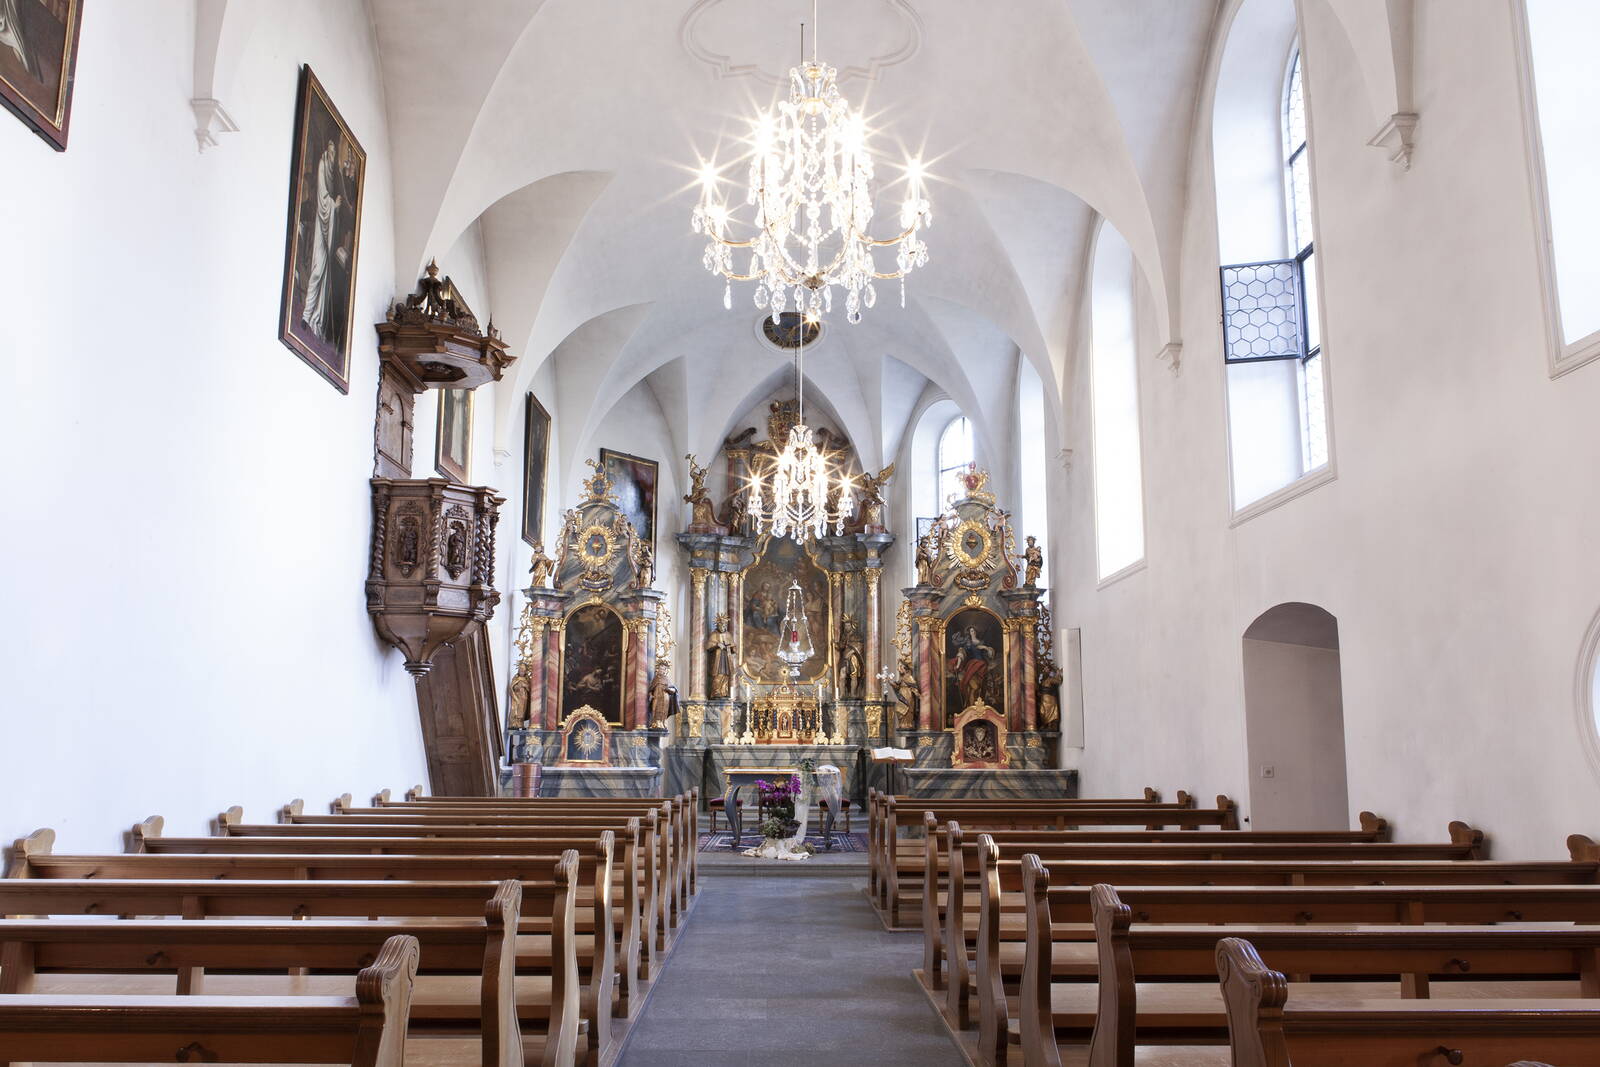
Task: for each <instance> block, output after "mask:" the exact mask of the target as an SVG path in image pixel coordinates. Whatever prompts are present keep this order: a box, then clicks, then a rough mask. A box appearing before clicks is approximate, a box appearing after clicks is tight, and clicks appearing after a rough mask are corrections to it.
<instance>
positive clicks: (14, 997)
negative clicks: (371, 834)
mask: <svg viewBox="0 0 1600 1067" xmlns="http://www.w3.org/2000/svg"><path fill="white" fill-rule="evenodd" d="M417 960H418V946H417V942H416V940H415V939H414V938H410V937H405V936H399V937H395V938H393V939H391V940H389V941H387V942H385V943H384V944H383V946H382V948H381V949H379V951H378V954H377V957H376V958H375V959H374V960H373V962H372V964H371V966H369V967H366V968H364V969H363V970H362V971H361V973H360V974H359V975H358V976H357V978H356V983H355V986H356V988H355V996H353V997H210V996H148V997H146V996H137V997H136V996H50V995H34V994H26V993H10V994H0V1060H6V1061H13V1062H21V1061H32V1062H42V1063H62V1062H70V1063H81V1062H86V1061H95V1062H105V1063H134V1062H138V1063H146V1062H151V1061H156V1062H161V1061H167V1062H170V1061H172V1060H173V1059H174V1056H175V1054H174V1050H177V1051H176V1059H177V1060H178V1061H179V1062H183V1061H186V1060H193V1061H209V1062H222V1061H226V1062H235V1063H349V1064H352V1065H353V1067H401V1064H402V1063H403V1061H404V1055H405V1036H406V1024H407V1021H408V1017H409V1012H410V1005H411V991H412V980H413V978H414V977H415V975H416V971H417Z"/></svg>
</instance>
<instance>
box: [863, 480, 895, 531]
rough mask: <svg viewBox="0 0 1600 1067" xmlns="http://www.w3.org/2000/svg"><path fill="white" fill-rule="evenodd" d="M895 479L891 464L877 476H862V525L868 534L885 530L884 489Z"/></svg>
mask: <svg viewBox="0 0 1600 1067" xmlns="http://www.w3.org/2000/svg"><path fill="white" fill-rule="evenodd" d="M893 477H894V464H893V463H891V464H889V465H888V466H887V467H885V468H883V470H881V471H879V472H878V473H877V474H876V475H872V474H863V475H862V476H861V481H860V485H861V525H862V529H864V530H866V531H867V532H868V533H873V532H875V531H878V530H882V529H883V528H884V522H883V512H884V500H883V487H884V486H885V485H888V484H889V479H890V478H893Z"/></svg>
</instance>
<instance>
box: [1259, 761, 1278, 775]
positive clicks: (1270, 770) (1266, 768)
mask: <svg viewBox="0 0 1600 1067" xmlns="http://www.w3.org/2000/svg"><path fill="white" fill-rule="evenodd" d="M1261 777H1263V778H1276V777H1278V768H1276V767H1274V766H1273V765H1272V764H1270V763H1263V764H1262V765H1261Z"/></svg>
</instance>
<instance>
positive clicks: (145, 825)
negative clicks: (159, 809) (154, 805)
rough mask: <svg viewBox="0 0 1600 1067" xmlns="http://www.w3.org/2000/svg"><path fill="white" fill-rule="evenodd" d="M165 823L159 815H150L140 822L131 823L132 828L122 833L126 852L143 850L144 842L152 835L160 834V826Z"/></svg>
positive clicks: (157, 835)
mask: <svg viewBox="0 0 1600 1067" xmlns="http://www.w3.org/2000/svg"><path fill="white" fill-rule="evenodd" d="M165 825H166V820H165V819H163V818H162V817H161V816H159V815H152V816H150V817H149V818H148V819H145V820H144V821H142V822H136V823H134V824H133V829H131V830H129V831H128V832H127V833H126V834H125V835H124V844H125V846H126V850H127V851H128V852H143V851H145V847H144V843H145V842H146V841H147V840H149V839H150V838H152V837H160V836H161V828H162V827H163V826H165Z"/></svg>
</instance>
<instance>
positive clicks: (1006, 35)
mask: <svg viewBox="0 0 1600 1067" xmlns="http://www.w3.org/2000/svg"><path fill="white" fill-rule="evenodd" d="M810 7H811V5H810V3H809V2H808V0H649V2H643V0H635V2H631V3H622V2H620V0H599V2H597V0H474V2H473V3H471V4H463V5H452V6H450V7H449V8H448V10H447V11H446V10H445V9H441V7H440V5H439V4H437V3H436V2H435V0H373V3H372V4H371V9H372V14H373V18H374V22H375V24H376V28H377V33H378V39H379V47H380V51H381V55H382V61H383V72H384V80H385V91H386V93H387V100H388V109H389V120H390V129H391V134H390V136H391V142H392V144H393V148H394V152H395V157H396V158H395V161H394V175H395V190H396V192H395V200H396V208H395V210H396V220H395V235H396V257H397V261H396V271H397V276H399V277H402V278H404V277H411V276H414V275H415V274H416V273H417V272H418V270H419V269H420V268H421V266H422V265H423V264H424V263H426V261H427V259H428V257H429V256H430V255H443V254H444V252H445V251H447V250H448V249H450V248H451V247H452V246H453V245H454V244H455V243H456V241H457V240H458V239H459V238H460V237H461V236H462V235H463V234H464V233H467V232H468V231H469V230H470V229H471V228H472V227H474V226H477V228H478V233H479V235H480V236H481V240H482V244H483V247H484V251H485V261H486V265H487V271H488V278H487V285H488V289H489V294H488V297H489V302H490V304H491V306H492V309H493V312H494V317H495V320H496V323H497V324H498V325H499V326H500V327H501V329H502V331H503V333H504V335H505V337H506V340H507V341H508V342H509V343H510V345H511V347H512V350H513V351H514V352H517V353H519V354H520V355H521V356H522V357H523V358H521V359H520V360H519V361H518V362H517V364H516V367H515V374H516V378H515V381H513V382H512V387H511V388H508V389H501V390H499V396H500V404H501V407H502V410H501V411H500V412H499V414H500V415H501V416H503V417H501V418H498V419H497V420H496V424H497V426H498V427H500V428H501V429H500V430H499V431H498V432H500V433H501V434H502V435H506V434H508V433H509V432H510V428H511V427H512V426H514V424H515V420H514V419H513V418H511V417H510V415H511V412H512V411H513V410H514V407H515V404H516V398H517V397H520V395H521V393H522V387H524V386H526V384H527V383H529V382H530V381H531V379H532V377H533V375H534V374H535V373H537V371H538V370H539V369H540V368H541V367H542V366H544V365H545V364H546V362H547V361H549V360H552V359H553V360H555V361H556V363H555V366H556V368H557V373H558V376H559V378H560V382H561V388H560V392H561V399H562V403H563V407H564V410H565V411H566V412H567V413H569V414H571V413H572V412H574V411H577V412H585V411H586V412H588V415H587V417H586V419H585V420H582V424H581V425H566V426H563V432H562V437H563V439H564V441H567V443H568V444H570V445H571V446H572V447H577V446H578V445H579V444H580V443H582V442H586V440H587V438H588V436H589V434H591V433H592V432H593V429H594V427H595V426H597V425H598V423H599V421H600V420H603V419H604V417H605V415H606V413H607V412H608V411H609V410H610V409H611V407H612V405H613V404H615V403H617V402H618V401H619V400H620V399H621V398H622V397H623V396H625V395H626V394H627V393H628V392H629V391H630V390H631V389H633V388H635V387H636V386H637V385H638V384H639V383H640V382H641V381H644V380H645V379H646V378H647V377H649V376H652V375H655V374H658V373H660V372H662V370H663V368H667V367H669V365H670V366H676V367H680V368H681V371H682V373H683V374H685V375H687V378H686V379H681V380H687V381H689V382H692V383H702V384H700V385H697V386H695V387H694V388H693V389H692V390H691V392H693V393H694V395H695V400H694V401H693V402H692V403H688V402H686V403H684V404H683V405H682V406H683V411H682V413H681V422H682V426H681V431H679V430H675V432H681V434H682V435H683V440H681V441H679V442H677V443H678V444H680V445H682V446H683V447H684V449H685V450H700V451H707V450H710V449H712V448H714V446H715V444H716V442H717V441H718V440H720V437H721V435H722V434H724V433H726V432H728V430H730V429H731V428H732V420H734V419H735V418H737V417H738V416H739V415H740V414H741V413H742V412H743V411H744V410H745V409H746V408H745V407H744V406H741V405H748V404H749V403H750V401H751V400H752V398H759V397H760V396H761V395H764V393H765V392H766V391H767V390H768V389H770V388H771V386H772V384H773V382H774V380H775V378H774V375H775V374H776V373H777V372H778V371H779V370H781V368H782V367H783V363H782V360H781V357H779V356H777V355H776V354H774V353H772V352H771V351H768V350H765V349H763V348H762V347H761V346H760V344H759V342H758V341H757V340H756V330H755V327H756V320H757V318H758V312H757V311H756V310H755V308H754V306H753V305H752V304H751V302H750V293H749V291H748V289H745V290H743V291H741V290H740V289H738V288H737V287H736V289H735V294H734V296H735V301H734V309H733V310H732V311H725V310H724V309H723V307H722V283H721V282H720V281H718V280H717V279H714V278H713V277H711V276H710V275H708V274H707V273H706V272H705V271H704V270H703V269H702V267H701V264H700V242H699V241H698V240H697V239H696V238H695V237H694V235H693V234H692V233H691V232H690V228H689V213H690V210H691V208H692V207H693V204H694V198H695V188H694V183H693V172H694V170H695V169H696V167H697V166H698V165H699V163H700V161H702V160H707V159H710V160H715V161H716V162H717V163H718V164H734V163H735V160H736V157H737V144H738V139H739V137H740V136H741V134H742V133H743V131H744V129H745V128H746V126H745V122H746V116H748V115H750V114H751V113H752V111H753V110H754V108H755V107H757V106H764V105H766V104H768V103H770V102H771V101H772V100H773V99H774V98H775V97H776V96H777V95H778V93H779V92H780V91H782V89H783V86H784V84H786V81H785V79H786V72H787V68H788V67H789V66H790V65H792V64H793V63H794V61H795V59H796V58H797V55H798V51H799V23H800V22H802V21H805V22H807V23H810V22H811V12H810ZM1217 10H1218V4H1217V3H1216V2H1215V0H1139V2H1138V3H1127V2H1124V0H1005V2H1004V3H989V4H976V3H973V2H971V0H822V3H821V36H820V45H821V52H820V54H821V58H822V59H824V60H825V61H827V62H828V63H830V64H832V65H833V66H835V67H837V68H839V70H840V71H841V89H842V90H843V92H844V93H845V95H846V96H847V97H848V98H849V99H850V100H851V102H852V103H860V104H864V105H865V107H866V109H867V112H868V114H869V116H871V118H872V120H873V123H874V124H875V126H876V128H877V130H878V133H877V134H876V136H875V140H874V142H873V143H874V146H875V147H876V148H877V149H878V151H879V152H880V154H882V155H883V156H886V157H888V160H890V161H897V160H898V159H900V158H903V156H904V154H905V153H908V152H911V153H917V154H920V155H921V156H922V157H923V158H924V159H926V160H927V161H928V164H929V167H930V172H931V175H932V177H933V178H934V184H933V186H932V192H931V198H932V200H933V203H934V213H935V218H934V225H933V228H932V229H931V231H930V232H929V233H928V242H929V246H930V251H931V260H930V263H929V265H928V266H927V267H926V268H924V269H923V270H921V271H918V272H917V273H916V274H915V275H914V276H913V277H912V278H911V280H910V282H909V284H908V293H907V296H908V299H907V303H906V307H905V309H904V310H901V308H900V307H899V300H898V299H897V297H898V293H897V292H896V291H895V289H894V287H893V286H892V285H889V286H885V287H884V291H883V292H882V293H881V294H880V300H879V303H878V306H877V307H876V308H875V309H873V310H872V311H870V312H868V313H867V316H866V320H865V321H864V322H863V323H862V324H860V325H857V326H850V325H847V324H845V323H844V322H843V319H842V316H840V317H839V321H838V322H836V323H833V324H831V328H830V330H829V331H828V335H827V337H826V339H825V340H824V341H823V342H822V343H821V344H820V345H819V346H818V348H817V350H816V353H815V358H814V359H813V358H812V357H808V360H809V361H810V362H811V367H810V369H811V370H812V371H813V381H815V382H817V383H818V384H819V385H820V387H821V388H822V390H823V391H824V392H825V393H826V394H827V396H828V400H829V402H830V409H831V411H832V412H833V413H835V414H837V416H838V418H839V422H840V424H841V426H842V427H843V428H844V429H846V431H847V432H849V433H850V434H851V436H852V438H853V439H854V440H855V441H856V445H857V448H858V449H859V450H860V452H861V454H862V458H863V460H864V461H865V462H868V463H872V462H887V461H888V460H889V459H892V458H893V453H894V450H895V448H896V447H897V445H898V442H899V441H900V440H901V439H902V436H903V434H904V431H905V426H904V425H903V422H904V419H905V418H906V417H907V415H908V413H909V412H910V410H911V405H910V404H909V403H908V402H906V400H905V398H904V397H902V396H899V395H898V394H899V393H902V392H904V391H905V390H906V389H908V388H910V389H914V390H918V384H917V383H916V378H915V376H916V375H920V376H921V377H922V378H923V379H925V382H924V383H921V386H920V390H918V391H922V390H931V391H934V392H939V393H943V394H946V395H948V396H949V397H950V398H951V399H953V400H955V401H956V403H957V404H959V405H960V406H961V407H962V408H963V409H964V410H966V411H967V412H968V413H969V414H970V415H972V416H973V417H974V419H975V421H976V422H977V424H978V430H979V433H980V434H981V435H984V436H985V437H987V438H988V439H989V440H990V441H1000V440H1004V439H1005V437H1004V435H1005V433H1006V432H1007V429H1008V425H1009V424H1008V422H1007V420H1008V419H1010V418H1011V417H1013V415H1012V413H1011V412H1012V411H1014V407H1015V405H1011V406H1010V409H1011V410H1009V411H1008V409H1007V407H1006V404H1005V403H1004V401H1005V400H1007V399H1008V398H1009V397H1010V396H1011V395H1012V394H1011V392H1010V390H1011V389H1012V387H1013V386H1012V383H1013V382H1014V381H1015V375H1016V366H1017V361H1018V360H1019V359H1021V360H1026V361H1028V362H1029V363H1031V364H1032V366H1033V367H1034V368H1035V369H1036V370H1037V371H1038V374H1039V377H1040V379H1041V380H1042V381H1043V382H1044V386H1045V398H1046V408H1047V410H1048V411H1050V412H1052V413H1053V412H1055V411H1057V410H1059V404H1058V403H1057V391H1058V389H1059V388H1060V384H1061V375H1062V371H1063V365H1064V360H1065V357H1066V354H1067V352H1068V351H1069V348H1070V338H1071V337H1072V336H1073V335H1074V329H1075V326H1074V315H1075V312H1076V310H1077V308H1078V305H1079V297H1080V294H1081V279H1082V275H1083V271H1084V269H1085V264H1086V261H1087V255H1086V250H1087V247H1088V242H1089V241H1090V240H1091V238H1092V234H1093V232H1094V220H1095V217H1096V214H1098V215H1100V216H1103V217H1104V218H1106V219H1107V220H1109V221H1110V222H1111V223H1112V224H1113V225H1115V226H1116V227H1117V229H1118V230H1119V231H1120V232H1121V233H1122V234H1123V235H1124V236H1125V237H1126V238H1127V240H1128V243H1129V244H1130V245H1131V247H1132V248H1133V251H1134V255H1135V258H1136V262H1137V269H1138V272H1139V273H1140V274H1141V276H1142V277H1143V278H1144V280H1145V282H1146V283H1147V286H1148V291H1149V292H1150V293H1151V295H1152V300H1151V308H1152V314H1153V319H1154V322H1155V324H1156V329H1157V330H1158V331H1159V332H1160V333H1161V335H1162V339H1163V342H1164V343H1165V342H1171V341H1177V340H1178V338H1177V337H1176V335H1175V332H1174V331H1175V326H1174V323H1175V316H1176V308H1175V306H1174V294H1175V291H1176V285H1175V267H1176V261H1177V258H1178V243H1179V240H1180V228H1181V216H1182V212H1183V208H1184V189H1185V181H1184V175H1185V170H1186V166H1187V161H1188V157H1189V150H1190V137H1191V130H1192V129H1193V125H1194V122H1193V119H1194V114H1193V112H1194V106H1195V105H1194V101H1195V99H1196V85H1197V82H1198V80H1199V78H1200V72H1201V67H1202V65H1203V63H1204V60H1205V54H1206V50H1207V46H1208V43H1209V41H1210V38H1211V36H1212V32H1213V21H1214V20H1215V19H1216V18H1217ZM725 172H726V173H727V174H728V175H729V176H737V175H738V174H739V168H738V167H737V166H728V167H727V169H726V171H725ZM885 172H891V173H892V168H889V167H883V168H880V175H883V174H885ZM893 195H894V194H893V191H892V190H891V191H889V192H888V193H886V194H885V199H886V200H889V199H892V197H893ZM890 214H891V215H892V212H891V213H890ZM880 217H882V213H880ZM446 266H447V268H448V264H446ZM675 361H681V364H679V363H676V362H675ZM907 368H909V371H908V370H907ZM911 372H914V373H911ZM929 383H931V384H929ZM669 391H671V392H681V391H682V390H681V389H673V390H669ZM891 394H895V395H891ZM568 421H569V423H570V422H577V421H579V420H568Z"/></svg>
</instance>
